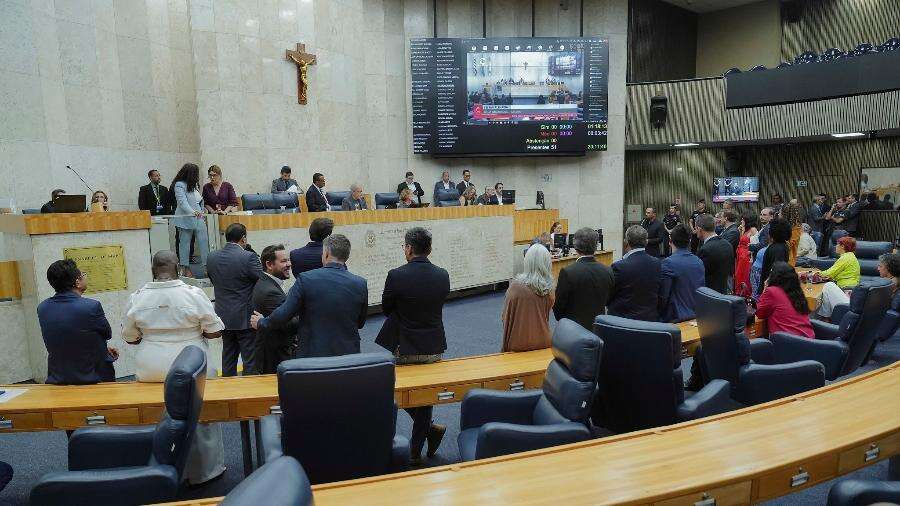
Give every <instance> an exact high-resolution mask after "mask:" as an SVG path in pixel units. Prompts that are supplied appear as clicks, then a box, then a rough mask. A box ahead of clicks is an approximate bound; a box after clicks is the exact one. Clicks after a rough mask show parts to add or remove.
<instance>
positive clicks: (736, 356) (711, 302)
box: [694, 287, 825, 406]
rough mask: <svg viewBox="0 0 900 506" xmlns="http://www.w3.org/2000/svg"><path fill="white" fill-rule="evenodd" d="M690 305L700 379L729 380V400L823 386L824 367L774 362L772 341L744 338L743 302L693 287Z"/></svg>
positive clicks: (756, 399)
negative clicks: (693, 313) (697, 341)
mask: <svg viewBox="0 0 900 506" xmlns="http://www.w3.org/2000/svg"><path fill="white" fill-rule="evenodd" d="M694 309H695V311H696V314H697V326H698V329H699V331H700V342H701V348H702V352H701V353H700V356H699V357H697V356H695V357H694V360H702V363H701V364H700V367H701V370H702V371H703V373H704V378H706V379H711V380H712V379H722V380H725V381H728V382H729V383H731V398H732V399H734V400H736V401H737V402H740V403H741V404H744V405H748V406H749V405H753V404H759V403H762V402H768V401H771V400H775V399H780V398H782V397H787V396H789V395H794V394H797V393H800V392H805V391H807V390H812V389H814V388H819V387H821V386H824V385H825V368H824V366H823V365H822V364H820V363H819V362H816V361H814V360H803V359H797V360H786V359H785V360H776V356H775V353H774V350H773V344H772V342H770V341H768V340H766V339H754V340H752V341H750V340H748V339H747V336H746V334H745V327H746V324H747V302H746V301H745V300H744V299H743V298H742V297H736V296H733V295H724V294H721V293H719V292H717V291H715V290H713V289H711V288H706V287H703V288H698V289H697V292H696V293H695V295H694Z"/></svg>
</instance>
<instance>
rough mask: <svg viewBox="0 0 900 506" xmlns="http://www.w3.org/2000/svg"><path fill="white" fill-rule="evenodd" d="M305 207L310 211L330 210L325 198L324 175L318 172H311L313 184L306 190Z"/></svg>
mask: <svg viewBox="0 0 900 506" xmlns="http://www.w3.org/2000/svg"><path fill="white" fill-rule="evenodd" d="M306 208H307V209H309V212H311V213H318V212H322V211H331V206H330V205H329V204H328V199H326V198H325V176H323V175H322V174H321V173H319V172H316V173H315V174H313V184H311V185H309V188H308V189H307V190H306Z"/></svg>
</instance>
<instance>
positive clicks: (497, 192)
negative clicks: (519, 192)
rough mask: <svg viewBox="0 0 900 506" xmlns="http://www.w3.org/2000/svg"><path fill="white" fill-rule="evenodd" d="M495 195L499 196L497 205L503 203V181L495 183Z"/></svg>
mask: <svg viewBox="0 0 900 506" xmlns="http://www.w3.org/2000/svg"><path fill="white" fill-rule="evenodd" d="M494 195H495V196H496V198H497V205H500V206H502V205H503V183H500V182H498V183H496V184H495V185H494Z"/></svg>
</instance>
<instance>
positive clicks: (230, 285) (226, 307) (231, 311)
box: [206, 223, 263, 376]
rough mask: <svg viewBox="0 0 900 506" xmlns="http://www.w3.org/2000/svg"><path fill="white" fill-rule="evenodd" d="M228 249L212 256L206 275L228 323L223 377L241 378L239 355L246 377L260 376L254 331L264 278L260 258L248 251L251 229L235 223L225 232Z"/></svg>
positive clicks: (223, 332) (224, 343)
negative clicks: (256, 292) (258, 285)
mask: <svg viewBox="0 0 900 506" xmlns="http://www.w3.org/2000/svg"><path fill="white" fill-rule="evenodd" d="M225 240H226V241H228V242H227V243H226V244H225V246H224V247H223V248H222V249H220V250H218V251H213V252H212V253H210V254H209V257H208V258H207V260H206V271H207V274H208V275H209V280H210V281H211V282H212V284H213V289H214V291H215V295H216V314H217V315H219V318H221V319H222V322H223V323H225V330H224V331H222V376H236V375H237V361H238V354H240V356H241V360H243V362H244V375H247V374H256V368H255V363H254V360H253V354H254V350H255V348H256V333H255V332H254V331H253V329H251V328H250V325H249V322H250V315H251V314H252V313H253V287H254V286H256V282H257V281H259V278H260V277H261V276H262V275H263V271H262V265H260V263H259V257H258V256H257V255H256V253H254V252H252V251H247V249H246V247H247V227H245V226H244V225H242V224H240V223H232V224H231V225H228V228H226V229H225Z"/></svg>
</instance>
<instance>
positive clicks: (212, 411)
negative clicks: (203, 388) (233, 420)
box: [200, 402, 230, 422]
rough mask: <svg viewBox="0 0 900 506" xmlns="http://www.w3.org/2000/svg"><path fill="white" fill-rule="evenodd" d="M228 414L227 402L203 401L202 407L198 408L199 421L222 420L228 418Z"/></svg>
mask: <svg viewBox="0 0 900 506" xmlns="http://www.w3.org/2000/svg"><path fill="white" fill-rule="evenodd" d="M229 415H230V413H229V412H228V403H227V402H204V403H203V409H201V410H200V421H201V422H223V421H226V420H228V418H229Z"/></svg>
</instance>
